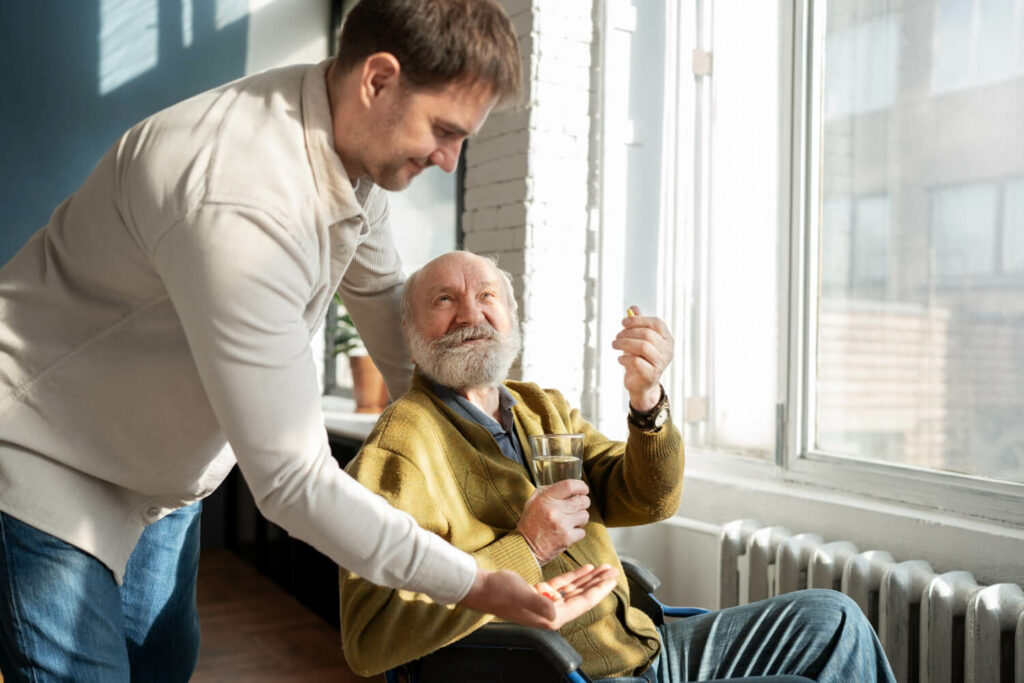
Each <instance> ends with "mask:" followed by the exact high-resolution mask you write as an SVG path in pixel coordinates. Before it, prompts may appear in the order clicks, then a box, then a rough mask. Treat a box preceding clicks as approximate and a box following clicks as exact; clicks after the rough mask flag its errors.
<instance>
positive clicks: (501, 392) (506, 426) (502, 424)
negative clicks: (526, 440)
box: [430, 380, 526, 467]
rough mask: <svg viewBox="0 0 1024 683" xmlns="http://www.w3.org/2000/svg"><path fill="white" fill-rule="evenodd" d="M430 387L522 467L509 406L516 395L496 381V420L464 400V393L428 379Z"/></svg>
mask: <svg viewBox="0 0 1024 683" xmlns="http://www.w3.org/2000/svg"><path fill="white" fill-rule="evenodd" d="M430 387H431V388H432V389H433V390H434V394H435V395H436V396H437V397H438V398H439V399H441V401H442V402H443V403H444V404H445V405H446V406H448V407H449V408H451V409H452V411H454V412H455V414H456V415H458V416H460V417H464V418H466V419H467V420H470V421H472V422H476V423H477V424H478V425H480V426H481V427H483V428H485V429H486V430H487V431H489V432H490V433H491V436H493V437H494V440H495V441H497V442H498V447H499V448H500V449H501V452H502V453H503V454H504V455H505V457H506V458H508V459H510V460H512V461H513V462H517V463H519V464H520V465H522V466H523V467H526V457H525V455H524V453H523V446H522V444H521V443H519V437H518V436H516V427H515V419H513V417H512V406H514V405H515V404H516V399H515V397H514V396H513V395H512V394H511V392H509V390H508V389H506V388H505V387H504V386H502V385H500V384H499V385H498V418H499V420H497V421H496V420H495V419H494V418H493V417H491V416H490V415H488V414H487V413H485V412H484V411H482V410H480V409H479V408H477V407H476V406H475V405H473V404H472V403H470V402H469V401H468V400H466V398H465V397H463V396H461V395H460V394H458V393H457V392H455V391H452V390H451V389H449V388H448V387H445V386H441V385H440V384H438V383H437V382H435V381H433V380H430Z"/></svg>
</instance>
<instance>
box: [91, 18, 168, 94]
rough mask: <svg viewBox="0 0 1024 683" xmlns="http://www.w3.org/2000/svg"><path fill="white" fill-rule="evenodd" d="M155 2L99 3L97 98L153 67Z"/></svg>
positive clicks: (155, 46) (155, 23) (155, 35)
mask: <svg viewBox="0 0 1024 683" xmlns="http://www.w3.org/2000/svg"><path fill="white" fill-rule="evenodd" d="M157 24H158V20H157V0H100V41H99V42H100V69H99V71H100V73H99V91H100V95H106V94H107V93H109V92H111V91H112V90H115V89H117V88H119V87H121V86H122V85H124V84H125V83H127V82H128V81H130V80H132V79H133V78H135V77H137V76H139V75H140V74H143V73H145V72H146V71H148V70H150V69H152V68H153V67H154V66H156V64H157V61H158V59H159V52H158V48H157V29H158V26H157Z"/></svg>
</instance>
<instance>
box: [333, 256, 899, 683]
mask: <svg viewBox="0 0 1024 683" xmlns="http://www.w3.org/2000/svg"><path fill="white" fill-rule="evenodd" d="M515 310H516V305H515V300H514V298H513V296H512V290H511V284H510V280H509V278H508V276H507V275H506V274H504V273H503V272H501V271H499V270H498V269H497V268H496V267H495V266H494V264H493V263H491V262H490V261H488V260H486V259H483V258H480V257H478V256H474V255H472V254H469V253H467V252H453V253H450V254H445V255H444V256H441V257H439V258H437V259H435V260H434V261H432V262H430V263H428V264H427V265H426V266H425V267H424V268H423V269H422V270H420V271H418V272H417V273H415V274H413V276H412V277H411V278H410V279H409V281H408V283H407V285H406V290H405V293H404V298H403V301H402V322H403V327H404V330H405V335H406V341H407V342H408V345H409V348H410V351H411V355H412V359H413V362H414V363H415V365H416V369H417V372H416V375H415V376H414V378H413V385H412V388H411V389H410V390H409V392H408V393H407V394H405V396H403V397H402V398H401V399H399V400H398V401H397V402H396V403H394V404H393V405H392V406H391V407H390V409H389V410H387V411H386V412H385V413H384V415H383V416H382V417H381V419H380V421H379V422H378V423H377V426H376V427H375V429H374V431H373V433H372V434H371V435H370V436H369V438H368V439H367V441H366V444H365V446H364V447H363V449H362V450H361V451H360V453H359V455H358V457H357V458H356V459H355V460H354V461H353V462H352V463H351V464H350V465H349V472H350V473H351V474H352V475H353V476H354V477H355V478H356V479H357V480H358V481H360V482H361V483H362V484H364V485H365V486H367V487H368V488H369V489H371V490H373V491H376V492H379V493H380V494H381V495H383V496H384V497H385V498H386V499H387V500H388V501H389V502H390V503H392V504H393V505H394V506H395V507H398V508H401V509H403V510H406V511H408V512H409V513H410V514H412V516H413V517H414V518H415V519H416V520H417V521H418V522H419V523H420V524H421V525H422V526H423V527H424V528H426V529H428V530H430V531H433V532H434V533H437V534H439V535H440V536H442V537H443V538H444V539H445V540H447V541H449V542H450V543H452V544H453V545H454V546H456V547H458V548H462V549H463V550H465V551H467V552H469V553H470V554H472V555H473V556H474V557H475V558H476V560H477V562H478V564H479V565H480V566H482V567H488V568H494V569H497V568H505V569H512V570H514V571H516V572H518V573H519V574H521V575H522V576H523V577H524V578H525V579H526V580H527V581H529V582H531V583H537V582H539V581H541V580H542V578H544V577H549V576H550V577H553V576H556V575H558V574H562V573H563V572H566V571H570V570H573V569H576V568H578V567H580V566H585V565H587V564H595V565H596V564H601V563H611V564H613V565H615V566H618V564H619V563H618V558H617V556H616V553H615V550H614V548H613V546H612V543H611V540H610V539H609V536H608V533H607V529H606V527H609V526H627V525H637V524H645V523H650V522H654V521H657V520H659V519H664V518H665V517H668V516H670V515H672V514H673V513H674V512H675V510H676V508H677V507H678V505H679V500H680V494H681V489H682V472H683V444H682V439H681V437H680V434H679V431H678V430H677V429H676V427H675V426H674V425H673V424H672V421H671V419H670V418H669V414H668V401H667V399H666V397H665V393H664V390H663V389H662V387H661V385H660V383H659V379H660V377H661V374H662V372H663V371H664V370H665V367H666V366H667V365H668V363H669V361H670V360H671V357H672V337H671V335H670V334H669V331H668V329H667V328H666V326H665V324H664V323H663V322H662V321H661V320H659V319H657V318H651V317H644V316H639V315H636V316H633V315H630V316H629V317H627V318H625V319H624V320H623V329H622V331H621V332H620V333H619V334H618V336H617V337H616V339H615V341H614V342H613V343H612V347H613V348H615V349H617V350H619V351H621V352H622V356H621V357H620V362H621V363H622V365H623V366H624V367H625V380H624V381H625V386H626V389H627V391H628V392H629V397H630V414H629V417H628V422H629V438H628V440H627V441H626V443H621V442H616V441H612V440H610V439H608V438H607V437H605V436H603V435H602V434H600V433H599V432H598V431H597V430H596V429H594V428H593V427H592V426H591V425H590V424H588V423H587V422H586V421H585V420H584V419H583V418H582V416H581V415H580V413H579V411H577V410H575V409H573V408H572V407H571V406H570V405H569V404H568V403H567V402H566V400H565V399H564V398H563V397H562V396H561V395H560V394H559V393H558V392H556V391H553V390H543V389H541V388H539V387H538V386H537V385H535V384H527V383H523V382H512V381H504V382H503V380H504V379H505V377H506V373H507V372H508V368H509V367H510V365H511V364H512V361H513V360H514V359H515V357H516V356H517V354H518V353H519V349H520V336H519V329H518V322H517V319H516V315H515ZM633 312H636V311H631V313H633ZM552 432H582V433H583V434H584V435H585V437H584V454H583V481H578V480H569V481H562V482H559V483H557V484H554V485H551V486H548V487H545V488H543V489H538V488H536V487H535V485H534V482H533V481H532V480H531V475H530V468H529V467H528V462H529V460H530V458H531V455H530V453H529V451H528V449H527V448H526V447H525V446H526V444H527V439H528V437H529V435H532V434H541V433H552ZM340 582H341V618H342V639H343V642H344V645H345V651H346V656H347V657H348V660H349V663H350V665H351V666H352V668H353V669H354V670H355V671H356V672H358V673H362V674H364V675H365V674H371V673H376V672H379V671H382V670H384V669H387V668H390V667H393V666H395V665H397V664H400V663H403V662H405V661H408V660H411V659H414V658H416V657H419V656H422V655H424V654H426V653H428V652H430V651H432V650H435V649H437V648H438V647H440V646H442V645H444V644H446V643H449V642H451V641H453V640H456V639H458V638H460V637H462V636H464V635H466V634H468V633H470V632H471V631H473V630H474V629H476V628H479V627H480V626H481V625H483V624H484V623H486V622H487V621H488V620H489V619H490V618H491V617H489V616H487V615H484V614H481V613H479V612H476V611H473V610H472V609H465V608H463V607H455V608H450V607H445V606H442V605H438V604H436V603H434V602H432V601H431V600H430V599H429V598H427V597H425V596H423V595H420V594H416V593H413V592H409V591H402V590H389V589H386V588H379V587H377V586H374V585H373V584H371V583H369V582H367V581H365V580H363V579H361V578H360V577H358V576H357V575H356V574H353V573H349V572H346V571H345V570H341V574H340ZM561 633H562V634H563V635H564V636H565V637H566V639H567V640H568V641H569V643H570V644H571V645H572V646H573V647H574V648H576V650H577V651H579V653H580V654H581V655H582V657H583V669H584V671H585V672H586V673H587V674H588V675H589V676H591V677H592V678H603V677H611V676H642V677H644V678H647V679H648V680H660V681H684V680H695V679H697V678H715V677H718V678H721V677H726V676H756V675H763V674H800V675H804V676H810V677H812V678H817V679H819V680H830V681H837V682H838V681H843V682H844V683H845V682H847V681H854V680H856V681H866V680H890V679H891V673H890V672H889V668H888V664H887V663H886V661H885V657H884V655H883V653H882V651H881V648H880V646H879V644H878V641H877V639H876V638H875V635H874V633H873V632H872V630H871V627H870V626H869V625H868V623H867V620H866V619H865V618H864V616H863V614H861V612H860V611H859V609H858V608H857V606H856V605H855V604H854V603H853V602H851V601H850V600H849V599H848V598H846V597H845V596H843V595H842V594H840V593H836V592H833V591H803V592H801V593H794V594H790V595H787V596H781V597H779V598H775V599H773V600H769V601H765V602H762V603H757V604H755V605H747V606H743V607H738V608H733V609H730V610H723V611H721V612H717V613H712V614H709V615H704V616H700V617H691V618H689V619H684V620H681V621H676V622H673V623H671V624H668V625H666V626H663V627H660V628H656V627H655V626H654V624H653V623H652V622H651V621H650V619H649V618H648V617H647V616H646V615H645V614H643V613H642V612H641V611H639V610H637V609H633V608H631V607H629V592H628V587H627V584H626V580H625V578H624V577H623V576H620V577H619V580H618V583H617V585H616V587H615V589H614V590H613V591H612V593H611V594H610V595H608V596H607V597H606V598H604V600H603V601H602V602H601V603H599V604H598V605H597V606H596V607H595V608H594V609H593V610H591V611H590V612H589V613H587V614H586V615H585V616H584V617H582V618H580V619H578V620H577V621H575V622H573V623H570V624H567V625H566V626H564V627H563V628H562V629H561ZM383 644H386V647H384V646H383Z"/></svg>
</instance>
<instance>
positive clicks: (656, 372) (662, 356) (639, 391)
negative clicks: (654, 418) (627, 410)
mask: <svg viewBox="0 0 1024 683" xmlns="http://www.w3.org/2000/svg"><path fill="white" fill-rule="evenodd" d="M630 308H631V309H632V310H633V312H635V315H632V316H627V317H625V318H623V319H622V331H621V332H619V334H618V335H616V337H615V341H613V342H612V348H613V349H616V350H618V351H621V352H622V355H621V356H619V362H620V363H621V364H622V365H623V366H624V367H625V368H626V376H625V380H624V383H625V385H626V391H628V392H629V403H630V405H632V406H633V408H634V409H636V410H638V411H640V412H641V413H643V412H646V411H648V410H651V409H652V408H654V406H655V405H656V404H657V403H658V400H659V399H660V398H661V374H662V373H663V372H665V368H666V367H668V364H669V363H670V362H671V361H672V354H673V351H672V348H673V344H674V341H673V339H672V334H671V333H670V332H669V331H668V327H667V326H666V325H665V323H664V321H662V320H661V318H654V317H650V316H644V315H641V314H640V309H639V308H637V307H636V306H631V307H630Z"/></svg>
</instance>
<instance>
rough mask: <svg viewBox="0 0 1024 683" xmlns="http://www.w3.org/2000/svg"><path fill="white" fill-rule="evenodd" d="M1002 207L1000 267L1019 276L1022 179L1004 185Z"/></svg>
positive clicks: (1023, 249)
mask: <svg viewBox="0 0 1024 683" xmlns="http://www.w3.org/2000/svg"><path fill="white" fill-rule="evenodd" d="M1003 206H1004V213H1003V245H1002V250H1001V251H1002V257H1003V259H1002V267H1003V271H1005V272H1006V273H1007V274H1010V273H1017V274H1018V275H1019V274H1021V273H1024V178H1020V179H1017V180H1014V181H1012V182H1010V183H1007V184H1006V195H1005V199H1004V200H1003Z"/></svg>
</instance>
